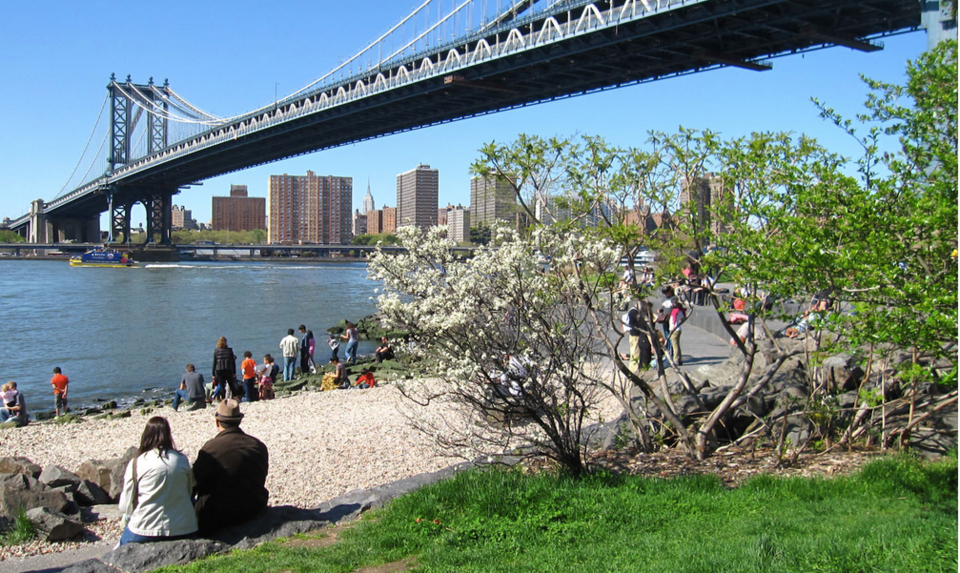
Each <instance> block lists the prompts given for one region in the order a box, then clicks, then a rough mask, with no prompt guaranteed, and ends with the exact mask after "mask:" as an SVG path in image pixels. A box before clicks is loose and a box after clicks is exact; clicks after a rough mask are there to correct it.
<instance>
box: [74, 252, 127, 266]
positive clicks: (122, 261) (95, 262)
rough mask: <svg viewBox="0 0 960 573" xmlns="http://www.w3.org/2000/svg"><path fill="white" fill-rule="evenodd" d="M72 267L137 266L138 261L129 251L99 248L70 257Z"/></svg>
mask: <svg viewBox="0 0 960 573" xmlns="http://www.w3.org/2000/svg"><path fill="white" fill-rule="evenodd" d="M70 266H71V267H135V266H137V261H135V260H133V259H131V258H130V257H129V256H128V255H127V253H119V252H117V251H114V250H113V249H103V248H97V249H93V250H92V251H87V252H86V253H83V254H82V255H80V256H79V257H72V258H71V259H70Z"/></svg>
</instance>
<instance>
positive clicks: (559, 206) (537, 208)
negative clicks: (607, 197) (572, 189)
mask: <svg viewBox="0 0 960 573" xmlns="http://www.w3.org/2000/svg"><path fill="white" fill-rule="evenodd" d="M577 201H579V199H577V198H576V197H569V196H568V197H556V196H553V195H549V194H540V195H538V196H537V197H535V198H534V216H535V217H536V218H537V220H539V221H540V222H541V223H544V224H546V225H549V224H551V223H557V222H560V221H569V220H570V219H571V218H572V217H573V213H572V212H571V209H570V206H571V205H575V204H576V203H577ZM613 212H614V206H613V204H611V203H610V202H603V203H601V204H599V205H594V206H593V207H592V208H591V209H590V211H589V212H588V213H584V214H579V215H578V222H579V224H580V226H582V227H596V226H597V224H598V223H599V222H600V220H601V218H606V219H609V218H610V217H611V216H612V214H613Z"/></svg>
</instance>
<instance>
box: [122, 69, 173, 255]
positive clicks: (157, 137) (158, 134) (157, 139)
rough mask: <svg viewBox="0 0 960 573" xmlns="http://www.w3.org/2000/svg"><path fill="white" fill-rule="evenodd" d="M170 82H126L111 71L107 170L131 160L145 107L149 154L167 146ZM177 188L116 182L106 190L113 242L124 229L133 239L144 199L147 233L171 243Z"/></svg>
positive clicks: (161, 241)
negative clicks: (133, 219) (134, 216)
mask: <svg viewBox="0 0 960 573" xmlns="http://www.w3.org/2000/svg"><path fill="white" fill-rule="evenodd" d="M169 88H170V84H169V82H168V81H166V80H165V81H164V82H163V87H157V86H155V85H154V83H153V78H150V81H149V83H147V84H135V83H133V82H132V81H131V80H130V76H129V75H128V76H127V80H126V82H123V83H120V82H117V78H116V75H115V74H111V75H110V83H109V84H108V85H107V91H108V92H109V94H110V156H109V157H108V159H107V161H108V163H109V164H110V166H109V168H108V171H107V173H108V174H109V173H112V172H113V171H114V170H116V169H117V167H122V166H124V165H126V164H128V163H130V162H131V161H132V160H134V159H135V158H134V157H132V155H131V154H132V153H133V152H134V150H133V147H132V146H133V144H134V142H133V141H132V139H133V133H134V131H135V129H136V127H137V124H138V123H139V121H140V119H141V117H142V115H143V113H144V111H146V114H147V118H146V125H145V129H146V133H145V134H144V135H145V136H146V141H147V150H146V154H147V155H151V154H153V153H156V152H158V151H160V150H162V149H163V148H165V147H166V146H167V144H168V143H169V141H168V129H167V128H168V119H167V117H168V111H169V104H168V99H167V98H165V97H164V96H165V95H169V94H170V90H169ZM175 193H176V190H165V189H149V190H144V189H140V188H138V189H135V190H134V189H127V188H123V187H121V186H119V185H116V184H113V185H110V187H109V188H108V189H107V190H106V195H107V202H108V209H109V211H110V242H113V241H114V240H115V237H117V236H118V235H119V234H121V233H123V237H124V240H125V241H126V242H130V213H131V210H132V209H133V206H134V204H136V203H138V202H139V203H142V204H143V206H144V207H145V208H146V210H147V236H148V237H149V239H148V240H150V241H152V240H153V236H154V234H159V235H160V243H161V244H164V245H168V244H170V239H171V236H170V226H171V225H170V224H171V219H172V215H171V207H172V204H173V195H174V194H175Z"/></svg>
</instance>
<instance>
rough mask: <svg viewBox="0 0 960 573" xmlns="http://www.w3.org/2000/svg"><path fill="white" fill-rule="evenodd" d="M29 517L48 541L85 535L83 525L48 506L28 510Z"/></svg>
mask: <svg viewBox="0 0 960 573" xmlns="http://www.w3.org/2000/svg"><path fill="white" fill-rule="evenodd" d="M27 519H29V520H30V521H32V522H33V524H34V525H36V526H37V529H38V530H39V531H40V532H41V533H43V535H44V539H45V540H46V541H67V540H68V539H75V538H77V537H79V536H81V535H83V525H82V524H81V523H78V522H76V521H73V520H72V519H70V518H68V517H67V516H66V515H64V514H62V513H60V512H59V511H54V510H52V509H50V508H47V507H35V508H33V509H29V510H27Z"/></svg>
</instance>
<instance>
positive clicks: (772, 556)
mask: <svg viewBox="0 0 960 573" xmlns="http://www.w3.org/2000/svg"><path fill="white" fill-rule="evenodd" d="M409 556H414V558H415V563H416V564H417V569H416V570H418V571H483V572H491V571H504V572H507V571H509V572H514V571H550V572H552V571H589V572H593V571H630V572H643V571H651V572H657V573H662V572H670V573H686V572H710V573H715V572H725V571H730V572H768V571H771V572H772V571H789V572H793V571H830V572H845V571H849V572H872V571H911V572H919V571H956V570H957V460H956V458H955V457H952V458H947V459H944V460H941V461H939V462H936V463H922V462H919V461H915V460H912V459H909V458H905V457H903V458H901V457H897V458H889V459H883V460H879V461H876V462H873V463H872V464H870V465H869V466H867V467H866V468H865V469H864V470H863V471H862V472H860V473H858V474H856V475H853V476H848V477H840V478H835V479H805V478H789V479H780V478H774V477H758V478H755V479H752V480H749V481H747V482H746V483H745V484H744V485H742V486H741V487H739V488H737V489H733V490H731V489H727V488H725V487H724V486H723V485H722V483H721V482H720V481H719V480H718V479H717V478H715V477H713V476H693V477H685V478H680V479H669V480H661V479H650V478H633V477H626V478H619V477H616V476H595V477H589V478H587V479H584V480H581V481H576V480H572V479H569V478H564V477H557V476H550V475H539V476H533V477H529V476H522V475H520V474H519V473H518V472H516V471H486V472H479V471H473V472H467V473H463V474H460V475H458V476H457V477H456V478H454V479H452V480H450V481H447V482H443V483H440V484H437V485H434V486H431V487H428V488H424V489H422V490H420V491H417V492H415V493H413V494H411V495H408V496H405V497H403V498H400V499H398V500H396V501H394V502H393V503H391V504H390V505H388V506H387V507H386V508H384V509H383V510H381V511H378V512H375V513H373V514H370V515H368V516H366V518H365V519H363V520H362V521H361V523H359V524H358V525H357V526H356V527H354V528H351V529H349V530H347V531H344V532H343V533H342V534H341V541H340V542H339V543H337V544H335V545H332V546H330V547H327V548H323V549H305V548H294V547H285V545H284V543H282V542H273V543H267V544H264V545H262V546H260V547H258V548H256V549H252V550H249V551H243V552H235V553H233V554H230V555H226V556H220V557H214V558H211V559H206V560H204V561H199V562H196V563H193V564H191V565H188V566H183V567H175V568H168V569H166V570H165V571H168V572H173V571H177V572H184V573H186V572H190V573H207V572H211V573H212V572H237V573H240V572H243V573H261V572H263V573H268V572H281V571H291V572H296V573H308V572H325V571H352V570H354V569H357V568H360V567H366V566H372V565H377V564H380V563H389V562H395V561H400V560H401V559H404V558H406V557H409Z"/></svg>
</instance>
